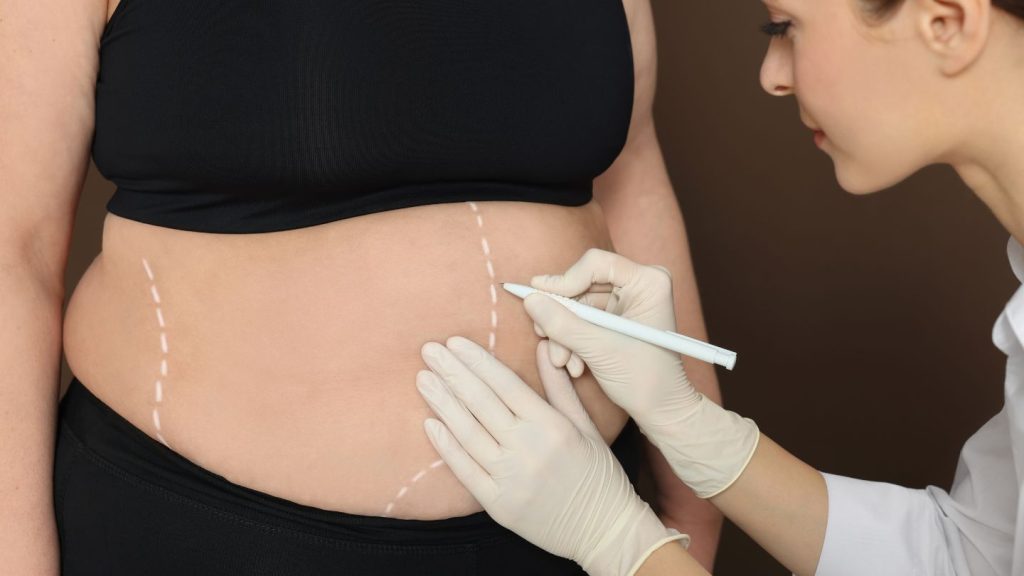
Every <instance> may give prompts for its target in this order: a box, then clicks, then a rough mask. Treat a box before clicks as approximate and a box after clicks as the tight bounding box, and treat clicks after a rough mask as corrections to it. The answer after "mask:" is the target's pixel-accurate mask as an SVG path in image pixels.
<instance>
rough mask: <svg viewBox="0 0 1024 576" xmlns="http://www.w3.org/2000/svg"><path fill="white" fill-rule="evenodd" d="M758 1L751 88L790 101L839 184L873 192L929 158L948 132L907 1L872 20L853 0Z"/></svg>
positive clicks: (936, 79)
mask: <svg viewBox="0 0 1024 576" xmlns="http://www.w3.org/2000/svg"><path fill="white" fill-rule="evenodd" d="M763 2H764V4H765V6H766V7H767V9H768V13H769V17H770V23H769V24H767V25H766V32H768V33H770V34H772V38H771V41H770V44H769V47H768V53H767V54H766V55H765V58H764V63H763V64H762V67H761V84H762V86H763V87H764V89H765V90H766V91H767V92H768V93H770V94H773V95H778V96H788V95H793V96H795V97H796V101H797V103H798V105H799V108H800V116H801V120H803V122H804V124H805V125H807V126H808V128H810V129H811V130H814V131H817V132H815V133H814V140H815V142H816V143H817V144H818V146H820V148H821V149H822V150H823V151H824V152H825V153H827V154H828V155H829V156H830V157H831V158H832V160H833V162H834V164H835V170H836V177H837V178H838V180H839V184H840V185H841V186H842V187H843V188H844V189H846V190H847V191H850V192H853V193H861V194H863V193H868V192H875V191H878V190H880V189H883V188H886V187H889V186H891V185H893V184H895V183H897V182H899V181H900V180H903V179H904V178H906V177H907V176H909V175H910V174H912V173H913V172H915V171H917V170H918V169H920V168H922V167H923V166H926V165H928V164H931V163H933V162H936V161H938V159H939V157H940V156H941V155H942V154H943V152H944V147H945V144H946V143H947V142H948V137H949V133H948V130H946V127H945V126H943V118H944V117H945V115H944V114H942V113H941V110H940V108H941V106H940V104H939V102H938V100H940V99H938V98H934V97H933V96H934V95H935V94H936V93H937V92H935V91H938V90H941V89H942V85H941V82H942V78H941V75H940V74H936V72H935V66H934V60H933V59H932V57H931V55H930V53H929V51H928V49H927V48H926V43H925V42H924V41H923V38H922V36H921V34H920V33H919V32H918V30H917V29H916V28H915V21H916V20H915V18H916V16H915V14H914V8H913V5H914V2H905V3H904V6H903V7H901V8H900V9H899V11H897V12H895V13H893V14H892V15H891V16H890V17H889V18H887V19H885V20H884V21H881V22H870V21H869V19H868V16H867V12H866V11H865V10H864V7H863V6H862V5H861V4H860V2H861V0H763ZM869 22H870V23H869ZM808 140H810V138H808Z"/></svg>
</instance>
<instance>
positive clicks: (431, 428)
mask: <svg viewBox="0 0 1024 576" xmlns="http://www.w3.org/2000/svg"><path fill="white" fill-rule="evenodd" d="M423 429H424V430H426V431H427V436H428V437H429V438H430V440H431V442H433V443H434V445H435V446H442V445H444V440H445V438H446V437H445V435H444V434H442V433H441V422H439V421H437V420H434V419H433V418H427V419H426V420H424V421H423Z"/></svg>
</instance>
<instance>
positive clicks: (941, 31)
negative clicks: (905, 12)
mask: <svg viewBox="0 0 1024 576" xmlns="http://www.w3.org/2000/svg"><path fill="white" fill-rule="evenodd" d="M913 1H914V3H915V4H917V10H916V11H915V18H916V19H917V30H918V32H919V33H920V34H921V37H922V39H923V40H924V41H925V44H926V45H927V46H928V48H929V49H930V50H931V51H932V53H933V54H935V56H937V57H938V58H939V66H940V70H941V71H942V73H943V74H945V75H947V76H956V75H958V74H960V73H962V72H963V71H965V70H967V69H968V68H969V67H970V66H971V64H973V63H974V62H975V61H976V60H977V59H978V57H980V56H981V53H982V52H983V50H984V48H985V44H986V43H987V42H988V34H989V24H990V17H991V12H992V0H913Z"/></svg>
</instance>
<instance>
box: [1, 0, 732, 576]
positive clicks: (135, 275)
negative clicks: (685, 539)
mask: <svg viewBox="0 0 1024 576" xmlns="http://www.w3.org/2000/svg"><path fill="white" fill-rule="evenodd" d="M3 12H4V16H3V19H2V33H0V43H2V44H0V49H2V51H3V53H4V54H5V55H6V59H5V63H4V66H3V67H2V71H0V74H3V76H2V82H3V84H2V85H3V90H0V115H2V116H0V124H2V125H3V126H4V134H5V138H4V139H3V140H2V143H0V146H3V148H0V158H3V165H4V167H5V168H4V170H3V172H4V186H3V194H4V196H3V199H2V205H3V207H4V209H3V210H2V211H0V230H2V231H3V239H4V242H3V243H2V244H0V245H2V246H3V251H2V253H0V262H2V265H3V270H4V273H3V276H2V278H3V284H2V285H3V292H2V293H3V295H4V298H2V302H3V303H2V304H0V306H3V309H2V313H0V316H2V317H3V318H4V319H5V321H4V322H3V323H0V324H2V326H3V328H2V332H0V335H2V337H0V350H2V356H0V365H2V366H3V370H2V371H0V373H2V374H3V376H2V380H0V382H2V384H3V387H2V388H0V390H2V406H3V407H4V413H5V414H7V415H8V418H7V419H5V422H7V431H6V432H5V433H4V434H3V435H2V438H3V445H2V450H3V451H2V452H0V457H2V459H3V461H4V462H5V466H4V476H3V481H2V483H0V494H2V495H3V496H2V498H3V500H2V503H3V505H4V510H5V512H4V514H2V515H0V517H2V519H0V538H2V546H0V550H3V553H2V557H0V565H3V566H4V573H5V574H31V575H33V576H37V575H47V574H56V573H57V571H58V564H59V565H60V569H61V570H62V572H63V573H64V574H133V575H134V574H149V575H160V574H250V573H260V574H293V573H294V574H321V573H324V574H326V573H332V574H333V573H337V571H338V570H339V569H342V570H344V571H351V572H352V573H359V574H391V573H409V572H411V571H414V570H415V571H419V572H425V573H443V574H465V573H476V572H480V573H488V574H502V573H514V574H520V573H537V574H567V573H577V572H578V569H577V568H576V567H575V566H574V565H573V564H572V563H571V562H569V561H567V560H564V559H561V558H556V557H554V556H551V555H549V554H547V553H546V552H544V551H542V550H540V549H537V548H535V547H532V546H530V545H529V544H528V543H527V542H526V541H524V540H522V539H521V538H519V537H518V536H515V535H514V534H512V533H510V532H508V531H507V530H505V529H504V528H501V527H500V526H498V525H497V524H496V523H494V522H493V520H491V519H490V518H489V517H488V516H487V515H486V514H485V513H483V512H482V509H481V507H480V505H479V503H478V502H476V501H475V500H474V499H473V497H472V496H471V495H470V494H469V493H468V492H467V491H466V490H465V488H464V487H463V486H462V485H461V484H460V483H459V482H458V481H457V480H456V479H455V477H454V476H453V475H452V474H451V472H450V470H448V469H447V468H446V467H444V466H443V465H442V464H443V463H442V462H441V461H439V460H438V459H437V456H436V454H435V452H434V451H433V449H432V447H431V446H430V444H429V442H428V441H427V439H425V438H423V437H422V435H421V433H420V428H419V426H420V421H421V420H422V418H423V417H424V416H425V415H427V414H428V413H429V408H428V407H427V406H426V405H425V404H424V403H423V401H422V399H421V398H420V397H419V396H418V395H417V394H416V392H415V391H414V390H413V389H412V384H411V382H412V379H413V376H414V375H415V372H416V369H417V368H418V366H419V358H418V356H417V354H416V352H415V348H414V344H415V345H416V346H418V345H419V344H420V343H421V342H423V341H424V340H427V339H430V338H434V337H437V336H438V335H440V334H444V333H449V332H456V331H457V332H464V333H468V334H471V335H473V336H474V337H476V338H477V339H479V340H480V341H483V342H485V343H487V346H488V351H489V352H491V353H493V354H494V355H495V356H496V357H499V358H501V359H502V360H503V361H504V362H507V363H508V364H509V365H510V366H514V367H515V368H516V369H518V370H520V372H521V373H523V374H524V375H525V377H526V379H527V380H528V381H530V382H532V384H531V385H533V386H536V387H537V388H538V389H539V388H540V383H539V380H538V378H537V377H536V375H535V372H534V370H535V369H534V368H533V365H534V360H533V351H532V345H531V344H530V343H529V342H528V341H527V339H526V338H524V336H525V335H526V334H528V333H529V330H530V329H531V324H532V323H531V322H530V320H529V319H528V317H527V316H526V315H525V314H524V313H523V312H522V311H521V310H520V309H519V305H518V304H517V303H516V302H515V299H514V298H513V297H511V296H509V295H507V294H504V293H503V292H501V291H500V290H496V289H495V283H496V278H497V277H498V276H499V275H500V276H503V277H514V276H520V275H522V274H524V273H525V272H526V271H527V270H533V269H536V268H557V267H564V266H566V265H568V264H569V263H570V262H571V261H572V260H573V258H574V257H575V254H577V253H578V252H579V251H580V250H585V249H587V248H591V247H603V248H608V249H610V248H612V247H615V248H616V249H619V250H621V251H623V252H626V253H633V254H635V255H636V256H637V257H644V258H650V259H656V260H659V261H664V262H671V264H670V265H671V267H672V268H673V272H674V273H676V274H677V275H678V276H679V277H680V278H685V277H689V276H690V275H691V274H692V271H691V269H690V263H689V256H688V254H687V251H686V247H685V244H682V243H680V242H678V241H675V242H672V243H667V244H660V243H654V242H652V241H651V240H650V239H649V238H648V237H647V235H646V234H645V232H646V231H647V230H649V229H654V228H657V229H659V230H660V231H661V232H662V233H664V234H666V235H668V236H669V237H673V238H676V239H677V240H678V239H682V238H683V237H684V236H683V222H682V219H681V216H680V214H679V212H678V208H677V206H676V205H675V199H674V195H673V193H672V191H671V187H670V185H669V183H668V181H667V177H666V175H665V171H664V167H663V165H662V163H661V158H660V152H659V149H658V146H657V140H656V138H655V135H654V130H653V124H652V121H651V112H650V108H651V100H652V95H653V70H654V51H653V47H654V39H653V32H652V25H651V18H650V13H649V12H650V9H649V6H648V5H647V0H628V1H626V2H625V3H623V2H621V1H620V0H599V1H596V2H595V1H594V0H586V1H584V0H572V1H570V2H563V3H559V4H558V5H557V6H547V5H545V4H531V3H524V2H517V3H502V4H494V3H492V2H477V3H465V2H463V3H450V2H423V1H422V0H415V1H413V0H353V1H346V2H311V1H304V2H299V3H295V2H272V3H269V4H268V3H260V4H259V5H253V4H252V3H251V2H233V1H226V2H209V1H205V0H204V1H198V0H185V1H184V2H177V1H176V2H153V1H151V0H121V1H120V2H117V1H115V2H113V3H110V4H109V5H106V6H105V9H104V7H101V4H100V3H78V4H75V5H74V6H66V5H57V4H55V3H47V2H42V3H40V2H25V1H21V0H18V1H15V2H7V3H5V5H4V10H3ZM90 152H91V153H92V156H93V158H94V159H95V161H96V164H97V167H98V168H99V170H100V171H101V172H102V173H103V174H104V175H105V176H106V177H107V178H109V179H110V180H112V181H113V182H114V183H115V184H116V185H117V190H116V192H115V194H114V196H113V198H112V199H111V200H110V203H109V204H108V209H109V212H110V213H109V214H108V215H107V217H106V220H105V223H104V229H103V249H102V253H101V254H100V255H99V256H98V257H97V258H96V260H95V261H94V262H93V263H92V265H91V266H90V268H89V269H88V271H87V272H86V274H85V275H84V277H83V278H82V279H81V281H80V283H79V285H78V286H77V288H76V290H75V292H74V294H73V295H72V297H71V300H70V303H69V306H68V309H67V311H66V315H65V317H64V318H63V326H62V325H61V320H62V318H61V314H60V305H59V303H60V302H61V300H62V298H63V280H64V278H63V273H62V271H63V269H64V265H65V261H66V257H67V247H68V238H69V234H70V231H71V228H72V224H73V215H74V212H75V207H76V205H77V194H78V190H79V189H80V186H81V180H82V176H83V174H84V172H85V170H86V167H87V162H88V159H89V153H90ZM598 176H600V178H598ZM595 180H596V184H595V187H594V190H593V195H591V184H592V182H595ZM552 247H555V248H552ZM439 267H440V268H443V269H444V270H445V273H444V274H436V273H434V270H436V269H437V268H439ZM453 298H454V299H453ZM677 298H678V299H679V309H680V311H681V315H682V317H681V319H680V322H681V323H683V324H684V329H687V330H690V331H691V332H692V333H694V334H695V335H698V336H699V335H700V334H701V333H702V328H701V321H700V314H699V312H698V309H697V294H696V289H695V285H694V284H693V283H692V282H691V283H689V284H687V282H686V281H683V282H681V283H680V290H679V292H678V294H677ZM62 329H63V331H62ZM396 335H397V337H396ZM62 337H63V338H62ZM62 340H63V345H64V351H65V353H66V355H67V359H68V364H69V366H70V368H71V370H72V372H73V373H74V375H75V378H74V380H72V382H71V385H70V387H69V389H68V391H67V393H66V395H65V396H64V397H63V399H62V401H61V406H60V414H59V422H57V423H55V420H54V418H55V413H56V404H57V400H58V390H57V388H56V387H53V386H52V381H53V376H54V374H55V369H56V365H57V361H58V359H59V353H60V349H61V348H60V346H61V342H62ZM695 370H697V369H696V368H695ZM702 387H703V388H704V389H705V391H707V392H708V393H709V394H715V383H714V379H713V374H712V373H711V372H710V371H706V372H704V376H703V382H702ZM582 388H583V389H582V390H581V394H582V395H583V396H584V404H585V405H586V406H587V409H588V410H590V413H591V414H592V415H593V417H594V420H595V422H597V425H598V427H599V428H600V430H601V433H602V434H603V437H604V439H605V440H606V441H607V442H612V441H613V440H615V439H616V438H617V436H618V435H619V433H620V430H622V429H623V426H624V425H625V424H626V420H627V417H626V415H625V413H624V412H623V411H622V410H621V409H619V408H617V407H615V406H614V405H613V404H612V403H611V402H610V401H609V400H608V399H607V398H606V397H605V396H604V395H603V394H602V393H601V392H600V389H599V388H598V387H597V386H596V384H595V383H594V382H593V381H592V380H591V382H590V383H589V384H583V385H582ZM10 415H16V416H17V417H16V418H11V417H10ZM382 416H383V417H384V418H385V419H386V420H387V422H388V423H389V426H388V427H386V428H385V427H381V426H379V425H377V424H376V422H377V418H379V417H382ZM54 431H57V432H58V433H57V435H56V439H55V435H54ZM55 440H56V455H55V456H52V455H53V454H54V453H53V450H54V441H55ZM624 448H626V449H625V452H624V454H626V455H628V454H629V450H628V447H624ZM52 460H55V463H54V467H53V468H52V469H51V467H50V463H51V461H52ZM654 465H655V466H660V468H658V469H656V470H655V478H656V479H658V480H660V490H659V491H660V492H661V493H662V494H663V497H664V509H663V510H662V512H663V515H664V517H665V519H666V521H667V522H673V521H674V519H675V518H677V517H683V516H685V517H687V518H689V519H691V520H690V521H692V522H695V525H694V526H693V527H692V528H689V531H691V532H693V531H700V530H701V528H700V526H699V525H700V524H702V523H703V524H707V525H708V526H709V527H708V528H705V529H703V531H704V533H705V534H706V538H705V539H704V540H706V541H709V542H713V541H714V533H715V531H716V530H717V525H716V524H715V522H716V520H715V518H716V516H715V514H717V512H714V511H713V509H712V508H710V507H706V509H710V510H712V513H710V514H709V513H708V512H706V511H705V512H704V513H701V512H690V511H689V510H690V509H691V508H692V506H691V505H687V504H680V501H681V500H680V495H682V494H686V493H687V492H688V490H687V489H686V488H685V486H684V485H683V484H682V483H681V482H679V481H678V480H677V479H675V478H674V476H673V475H672V474H671V473H670V471H669V469H668V467H667V465H666V464H665V463H664V462H663V461H660V462H659V461H656V462H655V463H654ZM627 466H629V467H632V466H633V464H632V463H630V462H629V461H627ZM51 478H52V485H51ZM667 480H670V481H671V483H668V482H666V481H667ZM51 498H52V499H53V500H52V504H53V506H52V507H51ZM698 504H703V503H698ZM705 506H706V505H705ZM699 507H700V506H698V508H699ZM54 510H55V512H56V514H54ZM702 514H703V516H702ZM701 518H705V519H704V520H701ZM58 535H59V545H60V548H59V549H60V556H59V558H58ZM707 550H708V556H707V557H705V558H704V560H705V561H706V562H708V563H710V554H711V553H712V552H711V551H712V550H713V546H710V545H709V547H708V548H707Z"/></svg>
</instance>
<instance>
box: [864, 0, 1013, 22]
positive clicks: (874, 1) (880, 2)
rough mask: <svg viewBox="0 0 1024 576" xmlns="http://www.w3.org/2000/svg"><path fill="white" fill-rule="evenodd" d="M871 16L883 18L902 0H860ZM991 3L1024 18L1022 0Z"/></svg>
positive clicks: (900, 3)
mask: <svg viewBox="0 0 1024 576" xmlns="http://www.w3.org/2000/svg"><path fill="white" fill-rule="evenodd" d="M861 1H862V3H863V4H864V5H865V6H867V7H868V11H869V12H870V14H871V16H873V17H875V18H880V19H881V18H885V17H886V16H888V15H890V14H892V13H893V12H894V11H895V10H896V9H897V8H899V7H900V6H901V5H902V4H903V0H861ZM992 5H993V6H995V7H996V8H999V9H1001V10H1005V11H1006V12H1009V13H1010V14H1013V15H1014V16H1016V17H1018V18H1022V19H1024V0H992Z"/></svg>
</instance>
